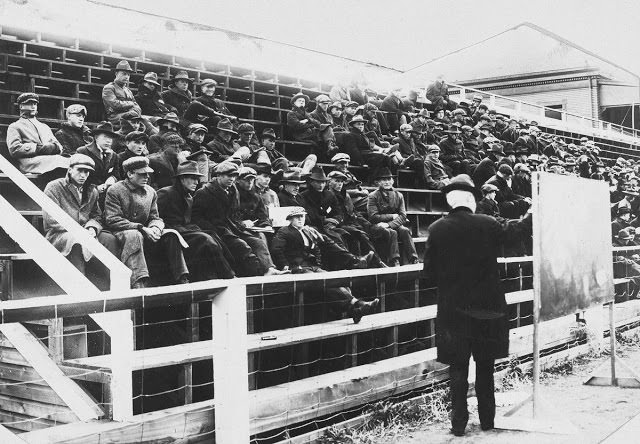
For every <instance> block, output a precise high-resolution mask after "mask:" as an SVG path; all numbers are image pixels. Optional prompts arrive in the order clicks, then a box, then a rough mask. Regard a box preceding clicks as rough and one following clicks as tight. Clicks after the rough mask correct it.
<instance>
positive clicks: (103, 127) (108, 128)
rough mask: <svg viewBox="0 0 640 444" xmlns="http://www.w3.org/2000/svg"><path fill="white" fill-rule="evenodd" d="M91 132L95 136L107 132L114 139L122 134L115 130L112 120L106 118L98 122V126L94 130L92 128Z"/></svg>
mask: <svg viewBox="0 0 640 444" xmlns="http://www.w3.org/2000/svg"><path fill="white" fill-rule="evenodd" d="M91 134H93V135H94V137H95V136H97V135H98V134H107V135H109V136H111V137H113V138H114V139H116V138H118V137H120V134H118V133H116V132H114V131H113V125H112V124H111V122H107V121H105V120H103V121H102V122H100V123H98V124H97V125H96V127H95V128H94V129H93V130H91Z"/></svg>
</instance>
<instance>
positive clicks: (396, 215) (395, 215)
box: [391, 214, 399, 219]
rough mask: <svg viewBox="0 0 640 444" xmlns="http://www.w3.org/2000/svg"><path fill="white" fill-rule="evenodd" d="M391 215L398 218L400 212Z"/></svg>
mask: <svg viewBox="0 0 640 444" xmlns="http://www.w3.org/2000/svg"><path fill="white" fill-rule="evenodd" d="M391 216H393V218H394V219H397V218H398V216H399V214H392V215H391Z"/></svg>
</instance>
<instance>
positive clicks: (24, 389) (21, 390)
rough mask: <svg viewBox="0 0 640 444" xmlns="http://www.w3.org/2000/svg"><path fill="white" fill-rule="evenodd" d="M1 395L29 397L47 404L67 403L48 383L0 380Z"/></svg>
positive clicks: (61, 404) (62, 404)
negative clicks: (21, 382)
mask: <svg viewBox="0 0 640 444" xmlns="http://www.w3.org/2000/svg"><path fill="white" fill-rule="evenodd" d="M0 395H5V396H9V397H13V398H21V399H28V400H31V401H39V402H44V403H47V404H56V405H60V406H65V407H66V404H65V403H64V401H63V400H62V398H60V396H58V394H57V393H56V392H54V391H53V390H52V389H51V387H49V386H46V385H37V384H11V383H8V384H5V383H4V381H0Z"/></svg>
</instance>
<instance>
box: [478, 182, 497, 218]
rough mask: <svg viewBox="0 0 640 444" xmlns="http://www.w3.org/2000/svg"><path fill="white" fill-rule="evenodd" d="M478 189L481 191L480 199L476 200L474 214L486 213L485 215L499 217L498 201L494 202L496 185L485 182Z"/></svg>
mask: <svg viewBox="0 0 640 444" xmlns="http://www.w3.org/2000/svg"><path fill="white" fill-rule="evenodd" d="M480 191H481V192H482V199H480V200H479V201H478V205H477V207H476V214H486V215H487V216H491V217H495V218H499V217H500V207H498V202H496V193H497V192H498V187H497V186H495V185H493V184H490V183H485V184H484V185H482V187H481V188H480Z"/></svg>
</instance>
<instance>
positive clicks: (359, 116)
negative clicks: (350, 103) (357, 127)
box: [349, 114, 367, 125]
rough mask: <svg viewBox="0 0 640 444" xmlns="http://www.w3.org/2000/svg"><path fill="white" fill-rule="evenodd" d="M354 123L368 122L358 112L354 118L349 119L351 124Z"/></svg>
mask: <svg viewBox="0 0 640 444" xmlns="http://www.w3.org/2000/svg"><path fill="white" fill-rule="evenodd" d="M354 123H367V119H365V118H364V117H362V116H361V115H359V114H358V115H357V116H353V119H351V120H350V121H349V125H353V124H354Z"/></svg>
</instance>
